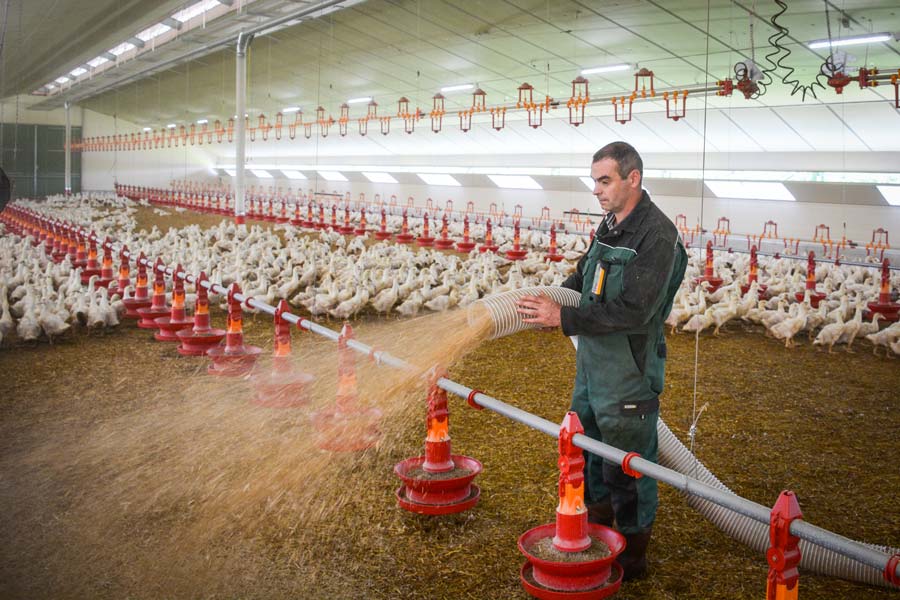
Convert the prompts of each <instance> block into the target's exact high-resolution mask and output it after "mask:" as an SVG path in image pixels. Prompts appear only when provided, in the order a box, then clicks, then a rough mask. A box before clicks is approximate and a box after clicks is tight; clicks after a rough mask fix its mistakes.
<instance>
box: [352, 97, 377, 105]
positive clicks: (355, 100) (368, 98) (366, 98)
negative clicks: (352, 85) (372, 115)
mask: <svg viewBox="0 0 900 600" xmlns="http://www.w3.org/2000/svg"><path fill="white" fill-rule="evenodd" d="M371 101H372V97H371V96H366V97H364V98H350V99H349V100H347V104H359V103H361V102H371Z"/></svg>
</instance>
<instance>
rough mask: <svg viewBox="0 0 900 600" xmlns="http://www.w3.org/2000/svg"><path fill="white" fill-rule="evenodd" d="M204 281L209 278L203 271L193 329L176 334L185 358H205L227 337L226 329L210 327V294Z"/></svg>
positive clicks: (198, 279)
mask: <svg viewBox="0 0 900 600" xmlns="http://www.w3.org/2000/svg"><path fill="white" fill-rule="evenodd" d="M204 281H208V278H207V277H206V273H205V272H203V271H201V272H200V276H199V277H198V278H197V304H196V306H195V308H194V327H193V329H182V330H179V331H176V332H175V335H176V336H177V337H178V340H179V341H180V342H181V345H180V346H178V353H179V354H181V355H183V356H203V355H204V354H206V352H207V350H209V349H210V348H212V347H213V346H215V345H216V344H218V343H219V342H221V341H222V338H224V337H225V330H224V329H212V328H211V327H210V326H209V293H208V292H207V290H206V287H205V286H204V285H202V282H204Z"/></svg>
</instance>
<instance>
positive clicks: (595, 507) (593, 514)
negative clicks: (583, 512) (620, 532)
mask: <svg viewBox="0 0 900 600" xmlns="http://www.w3.org/2000/svg"><path fill="white" fill-rule="evenodd" d="M586 507H587V511H588V523H596V524H597V525H605V526H607V527H612V526H613V519H614V517H615V514H614V513H613V507H612V504H611V503H610V501H609V497H607V498H606V501H605V502H597V503H596V504H587V505H586Z"/></svg>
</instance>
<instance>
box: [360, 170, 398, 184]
mask: <svg viewBox="0 0 900 600" xmlns="http://www.w3.org/2000/svg"><path fill="white" fill-rule="evenodd" d="M363 176H364V177H365V178H366V179H368V180H369V181H371V182H372V183H397V180H396V179H394V176H393V175H391V174H390V173H373V172H371V171H363Z"/></svg>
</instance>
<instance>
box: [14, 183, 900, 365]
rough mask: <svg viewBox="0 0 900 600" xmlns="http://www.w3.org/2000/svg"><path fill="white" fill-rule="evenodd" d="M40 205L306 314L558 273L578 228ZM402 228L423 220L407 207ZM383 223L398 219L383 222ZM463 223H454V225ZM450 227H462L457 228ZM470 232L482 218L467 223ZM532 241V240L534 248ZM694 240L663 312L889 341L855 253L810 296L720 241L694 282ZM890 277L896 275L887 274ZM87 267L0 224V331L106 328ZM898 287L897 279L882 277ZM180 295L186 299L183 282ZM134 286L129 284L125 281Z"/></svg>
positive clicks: (788, 276)
mask: <svg viewBox="0 0 900 600" xmlns="http://www.w3.org/2000/svg"><path fill="white" fill-rule="evenodd" d="M19 205H20V206H26V207H29V208H32V209H34V210H37V211H39V212H41V213H43V214H45V215H47V216H49V217H52V218H58V219H64V220H66V221H69V222H71V223H75V224H78V225H79V226H81V227H83V228H85V229H89V230H92V231H94V232H95V233H97V234H98V235H99V236H100V237H101V238H104V237H106V236H109V237H110V238H111V239H113V240H114V241H115V242H117V243H118V244H125V245H127V246H128V248H129V250H130V251H131V253H132V255H133V256H137V255H138V254H139V253H140V252H143V253H144V254H145V255H146V256H148V257H150V258H151V259H155V258H156V257H160V258H162V260H163V262H164V263H165V264H166V265H168V266H174V265H175V264H181V265H182V266H183V267H184V269H185V271H187V272H188V273H194V274H198V273H200V272H201V271H205V272H206V274H207V275H208V277H209V279H210V280H211V281H213V282H216V283H220V284H222V285H224V286H226V287H227V286H228V285H230V284H231V283H232V282H237V283H238V284H240V286H241V287H242V289H243V291H244V293H245V294H247V295H250V296H253V297H255V298H258V299H259V300H262V301H264V302H266V303H268V304H270V305H275V304H277V302H278V301H279V299H282V298H283V299H286V300H287V301H288V302H289V303H290V304H291V305H293V306H294V307H298V308H299V307H302V308H303V309H305V310H306V311H307V312H309V313H310V314H311V315H313V316H314V317H325V316H328V317H333V318H335V319H348V318H350V317H352V316H354V315H356V314H358V313H360V312H375V313H381V314H392V313H397V314H400V315H402V316H404V317H411V316H414V315H417V314H419V313H420V312H424V311H443V310H447V309H450V308H453V307H455V306H466V305H468V304H470V303H472V302H474V301H475V300H477V299H479V298H481V297H483V296H485V295H488V294H493V293H499V292H504V291H507V290H511V289H516V288H519V287H527V286H536V285H558V284H559V283H561V282H562V281H563V280H564V279H565V278H566V276H567V275H568V274H569V273H570V272H571V271H572V269H573V268H574V261H575V260H577V258H578V257H579V256H580V255H581V254H582V253H583V252H584V251H585V250H586V239H587V238H586V236H583V235H566V234H560V235H559V236H558V243H559V251H560V252H561V253H563V254H564V256H565V260H563V261H561V262H549V261H545V260H544V250H543V249H544V248H546V247H547V243H548V239H547V234H546V233H543V232H530V231H523V232H522V236H521V245H522V247H523V248H524V249H527V250H528V251H529V252H528V256H527V257H526V258H525V260H522V261H508V260H506V259H505V258H503V254H502V252H503V251H504V250H506V249H507V248H509V247H511V246H512V234H513V231H512V228H504V227H495V229H494V240H495V243H497V244H498V245H500V251H501V252H500V253H499V254H493V253H490V252H488V253H483V254H482V253H478V252H477V251H473V252H471V253H470V254H468V255H464V254H455V253H445V252H441V251H437V250H433V249H430V248H418V247H416V246H414V245H410V246H407V245H403V244H396V243H392V242H390V241H387V242H375V243H373V240H370V239H368V237H367V236H365V237H354V236H344V235H341V234H339V233H337V232H332V231H330V230H326V231H321V232H318V233H307V232H303V231H301V230H299V229H297V228H294V227H292V226H290V225H276V226H274V227H272V228H268V227H260V226H251V227H238V226H235V225H234V224H233V223H232V222H231V221H230V220H223V221H222V222H221V223H220V224H219V225H218V226H214V227H210V228H208V229H202V228H201V227H199V226H197V225H192V226H189V227H185V228H182V229H174V228H173V229H169V230H168V231H167V232H165V233H164V232H162V231H160V230H159V229H157V228H156V227H155V226H154V227H153V228H152V229H151V230H150V231H149V232H148V231H146V230H139V231H137V230H136V229H137V223H136V221H135V218H134V214H135V212H136V210H137V209H136V206H137V205H136V204H135V203H134V202H132V201H130V200H127V199H125V198H120V197H116V196H115V195H112V194H109V195H101V194H91V195H76V196H74V197H69V198H65V197H62V196H55V197H49V198H48V199H47V200H46V201H42V202H36V203H29V202H20V203H19ZM410 224H411V231H413V232H415V231H417V230H421V223H419V224H414V223H413V222H412V220H411V223H410ZM389 225H390V227H391V228H392V229H394V230H397V229H398V228H399V220H398V221H397V222H393V221H392V222H391V223H390V224H389ZM460 227H461V226H460ZM451 233H452V235H453V236H454V237H456V238H459V237H461V229H460V231H456V230H453V231H452V232H451ZM472 233H473V236H477V235H479V232H478V231H477V230H475V229H474V228H473V232H472ZM538 249H540V251H538ZM703 266H704V265H703V260H702V257H701V255H700V253H699V252H696V251H693V252H692V255H691V261H690V264H689V266H688V271H687V274H686V275H685V281H684V284H683V285H682V287H681V289H680V290H679V292H678V295H677V296H676V299H675V304H674V306H673V309H672V312H671V314H670V315H669V318H668V320H667V324H668V325H670V326H671V327H672V328H673V331H674V330H675V328H677V327H678V326H681V329H682V330H683V331H689V332H696V333H699V332H701V331H703V330H705V329H707V328H714V332H715V334H718V332H719V330H720V328H722V327H723V326H725V324H726V323H728V322H729V321H732V320H735V319H738V318H740V319H742V320H744V321H748V322H751V323H756V324H759V325H762V326H764V327H765V329H766V332H767V333H768V334H769V335H771V336H773V337H775V338H777V339H779V340H784V341H785V345H786V346H791V345H793V344H794V338H795V337H796V336H797V335H798V334H800V333H801V332H807V333H808V335H809V336H812V335H816V337H815V342H814V343H815V344H820V345H825V346H827V347H828V348H829V351H831V349H832V347H833V346H834V345H836V344H846V345H847V349H848V351H849V350H850V348H851V347H852V345H853V343H854V341H856V340H860V339H862V338H865V339H866V340H867V341H868V342H871V344H872V345H873V348H874V351H875V352H877V351H878V349H879V348H883V349H885V354H886V355H890V354H892V353H893V354H900V325H898V324H894V325H892V326H890V327H888V328H881V327H880V326H879V325H880V324H879V323H878V322H877V319H876V320H875V321H874V322H863V320H862V314H863V310H864V308H865V306H866V303H867V302H869V301H872V300H874V299H877V296H878V290H879V279H878V270H877V269H875V268H865V267H852V266H851V267H848V266H840V267H837V268H835V267H834V266H833V265H825V264H823V265H820V266H819V267H818V268H817V269H816V279H817V280H818V281H820V282H821V285H820V288H821V291H823V292H824V293H826V294H827V297H826V299H825V300H824V301H822V303H821V305H820V307H819V308H818V309H815V310H814V309H812V308H811V306H810V305H809V303H808V302H800V303H798V302H795V301H793V294H794V293H795V292H797V291H800V292H802V291H803V287H804V282H805V274H806V264H805V262H804V261H797V260H791V259H786V258H781V259H772V258H768V259H767V258H762V257H761V258H760V282H761V283H764V284H767V285H768V288H769V289H768V292H769V294H770V297H769V298H761V297H759V296H758V293H757V288H756V286H755V285H754V286H751V289H750V291H749V292H748V293H747V294H746V295H744V296H742V295H741V293H740V284H742V283H746V281H747V273H748V271H749V256H748V255H744V254H738V253H735V254H731V253H722V254H720V255H718V256H717V258H716V260H715V270H716V274H717V275H718V276H719V277H721V278H723V279H724V280H725V282H724V284H723V286H722V287H720V288H719V289H718V290H716V291H715V292H714V293H708V286H706V285H701V286H697V287H695V288H694V287H693V286H692V285H691V282H692V280H693V278H694V277H696V276H698V275H699V274H700V273H701V270H702V269H703ZM894 277H895V278H896V275H895V276H894ZM94 283H95V279H91V281H90V282H89V283H88V285H86V286H82V285H81V281H80V270H79V269H73V268H72V266H71V264H70V263H69V261H68V259H65V260H63V261H62V262H61V263H55V262H53V261H52V260H50V259H49V257H47V256H46V255H45V253H44V251H43V248H42V246H38V247H34V246H32V244H31V243H30V240H26V239H23V238H19V237H17V236H13V235H9V234H5V232H4V228H3V225H2V224H0V344H2V343H3V340H4V338H8V337H9V336H10V334H11V333H12V332H13V331H15V333H16V336H17V337H18V338H19V339H20V340H23V341H34V340H38V339H43V338H46V339H48V340H50V341H51V342H52V340H53V338H55V337H58V336H60V335H63V334H65V333H66V332H67V331H68V330H70V329H71V328H72V327H73V326H75V327H85V328H88V329H103V328H107V327H114V326H116V325H118V323H119V319H120V317H121V316H122V314H123V312H124V310H125V307H124V304H123V303H122V300H121V298H119V297H118V295H113V296H112V297H110V296H109V295H108V292H107V290H106V289H104V288H102V287H99V286H95V284H94ZM892 283H893V285H894V286H895V287H896V286H897V284H898V283H900V282H898V281H894V282H892ZM187 291H188V295H187V304H188V306H189V307H190V306H191V304H192V302H193V300H194V299H195V294H194V293H193V292H194V291H195V290H193V289H191V287H190V286H188V290H187ZM126 293H127V294H130V293H133V290H132V289H129V290H126Z"/></svg>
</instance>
